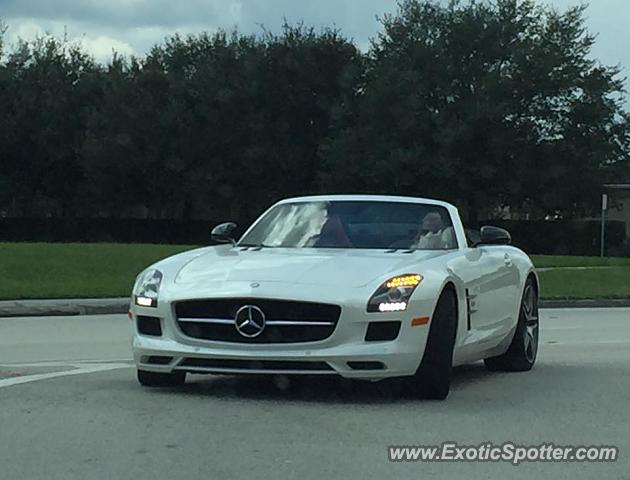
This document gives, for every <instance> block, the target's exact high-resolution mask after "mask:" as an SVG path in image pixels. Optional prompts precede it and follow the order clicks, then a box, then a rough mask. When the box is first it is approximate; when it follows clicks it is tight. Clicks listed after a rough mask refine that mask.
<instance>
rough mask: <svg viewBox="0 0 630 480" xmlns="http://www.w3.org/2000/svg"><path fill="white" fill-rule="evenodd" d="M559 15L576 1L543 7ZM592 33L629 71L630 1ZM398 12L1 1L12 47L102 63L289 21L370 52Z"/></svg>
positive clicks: (308, 4)
mask: <svg viewBox="0 0 630 480" xmlns="http://www.w3.org/2000/svg"><path fill="white" fill-rule="evenodd" d="M539 1H541V2H542V1H545V2H546V3H550V4H552V5H554V6H556V7H558V8H560V9H565V8H567V7H568V6H571V5H576V4H579V3H580V1H579V0H539ZM590 3H591V5H590V7H589V9H588V11H587V14H588V27H589V30H590V31H591V32H593V33H597V34H598V35H599V36H598V40H597V45H596V47H595V50H594V56H595V57H596V58H598V59H600V60H601V61H602V62H604V63H606V64H610V65H615V64H621V65H622V67H623V68H624V76H628V71H629V70H630V0H592V1H591V2H590ZM395 9H396V1H395V0H179V1H178V0H0V19H2V20H3V21H4V22H5V23H6V24H7V26H8V27H9V30H8V32H7V40H9V42H11V41H14V40H15V39H17V38H18V37H22V38H24V39H31V38H33V37H34V36H36V35H38V34H40V35H41V34H43V33H46V32H50V33H53V34H55V35H63V34H64V31H66V32H67V34H68V36H69V37H70V38H71V39H78V40H80V41H81V42H82V43H83V44H84V46H85V47H86V48H87V49H88V50H89V51H90V52H92V53H93V54H94V55H95V56H96V57H97V58H98V59H99V60H101V61H106V60H107V59H108V58H110V57H111V52H112V49H115V50H117V51H119V52H121V53H126V54H132V53H133V54H143V53H145V52H146V51H147V50H148V49H149V48H150V47H151V46H152V45H153V44H155V43H156V42H160V41H161V40H162V39H163V38H164V37H166V36H168V35H171V34H173V33H175V32H179V33H184V34H187V33H196V32H201V31H204V30H206V31H215V30H217V29H221V28H222V29H230V28H233V27H235V26H236V27H238V28H239V30H240V31H242V32H247V33H255V32H260V31H261V25H262V26H264V27H265V28H266V29H269V30H272V31H277V30H278V29H279V27H280V25H281V24H282V19H283V18H286V19H287V20H288V21H289V23H295V22H298V21H304V23H305V24H307V25H312V26H315V27H321V26H330V25H334V26H336V27H338V28H340V29H341V30H342V31H343V33H344V34H345V35H346V36H347V37H350V38H352V39H354V40H355V42H356V43H357V44H358V45H359V46H360V47H362V48H363V49H365V48H366V47H367V45H368V43H369V39H370V38H372V37H373V36H374V35H375V34H376V32H377V31H378V30H379V23H378V21H377V19H376V17H377V16H379V15H382V14H383V13H386V12H393V11H395Z"/></svg>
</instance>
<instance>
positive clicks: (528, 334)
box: [484, 277, 539, 372]
mask: <svg viewBox="0 0 630 480" xmlns="http://www.w3.org/2000/svg"><path fill="white" fill-rule="evenodd" d="M538 327H539V317H538V291H537V290H536V284H535V283H534V280H533V279H532V278H531V277H530V278H528V279H527V282H526V283H525V288H524V290H523V298H522V299H521V308H520V310H519V316H518V323H517V325H516V330H515V331H514V338H512V343H510V347H509V348H508V350H507V351H506V352H505V353H504V354H503V355H499V356H498V357H491V358H486V359H485V360H484V362H485V364H486V368H487V369H488V370H492V371H501V372H527V371H529V370H531V369H532V367H533V366H534V363H536V355H537V354H538Z"/></svg>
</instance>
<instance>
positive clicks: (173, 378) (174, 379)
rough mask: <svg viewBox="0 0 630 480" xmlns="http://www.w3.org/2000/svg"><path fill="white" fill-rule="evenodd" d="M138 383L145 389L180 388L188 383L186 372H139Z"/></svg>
mask: <svg viewBox="0 0 630 480" xmlns="http://www.w3.org/2000/svg"><path fill="white" fill-rule="evenodd" d="M138 382H140V384H141V385H143V386H145V387H178V386H180V385H183V384H184V383H186V372H174V373H159V372H147V371H146V370H138Z"/></svg>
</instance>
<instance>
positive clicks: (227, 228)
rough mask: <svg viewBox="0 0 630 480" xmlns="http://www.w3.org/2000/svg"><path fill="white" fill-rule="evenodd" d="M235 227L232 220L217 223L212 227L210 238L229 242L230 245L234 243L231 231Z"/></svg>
mask: <svg viewBox="0 0 630 480" xmlns="http://www.w3.org/2000/svg"><path fill="white" fill-rule="evenodd" d="M236 227H237V225H236V223H232V222H229V223H222V224H220V225H217V226H216V227H214V228H213V229H212V232H211V233H210V238H212V240H214V241H215V242H220V243H231V244H232V245H236V240H235V239H234V237H233V236H232V232H233V231H234V229H235V228H236Z"/></svg>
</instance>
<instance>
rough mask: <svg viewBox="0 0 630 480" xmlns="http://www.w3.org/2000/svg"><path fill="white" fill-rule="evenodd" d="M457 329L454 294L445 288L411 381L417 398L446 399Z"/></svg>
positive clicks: (455, 297) (455, 298) (455, 296)
mask: <svg viewBox="0 0 630 480" xmlns="http://www.w3.org/2000/svg"><path fill="white" fill-rule="evenodd" d="M456 330H457V295H456V294H455V292H454V291H453V290H452V289H451V288H448V289H446V290H444V292H442V295H440V298H439V300H438V303H437V305H436V307H435V312H434V313H433V318H432V320H431V325H430V327H429V338H428V339H427V345H426V347H425V350H424V355H423V357H422V362H421V363H420V366H419V367H418V370H417V371H416V374H415V375H414V376H413V378H412V381H411V387H412V390H413V392H414V394H416V395H417V396H419V397H422V398H428V399H432V400H444V399H445V398H446V397H447V396H448V393H449V390H450V387H451V375H452V370H453V348H454V346H455V333H456Z"/></svg>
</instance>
